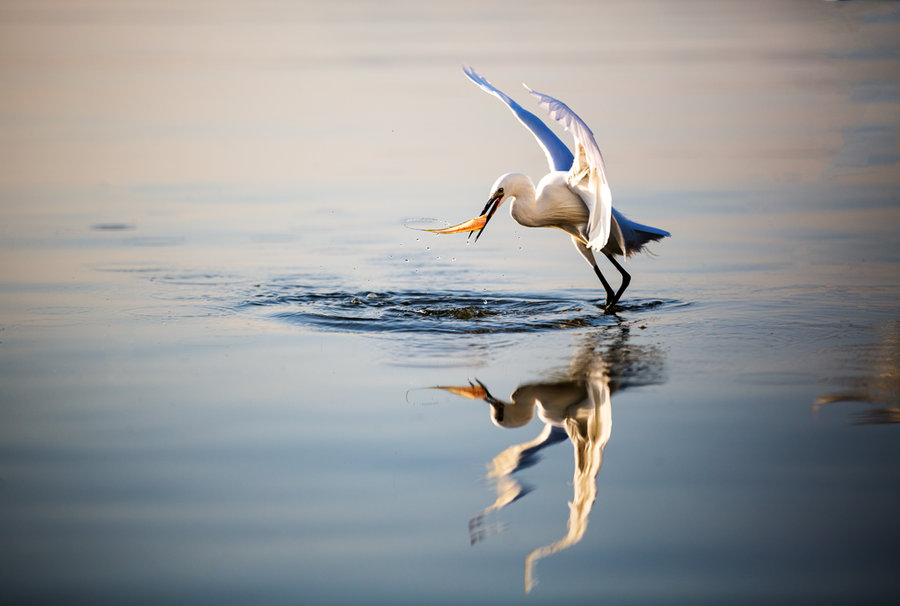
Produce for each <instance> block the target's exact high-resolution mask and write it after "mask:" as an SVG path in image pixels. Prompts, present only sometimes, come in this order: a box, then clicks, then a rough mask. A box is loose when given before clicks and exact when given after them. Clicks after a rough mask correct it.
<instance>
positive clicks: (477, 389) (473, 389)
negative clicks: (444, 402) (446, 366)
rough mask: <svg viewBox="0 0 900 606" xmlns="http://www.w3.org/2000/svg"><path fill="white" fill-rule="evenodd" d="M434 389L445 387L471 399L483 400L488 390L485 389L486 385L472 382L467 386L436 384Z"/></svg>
mask: <svg viewBox="0 0 900 606" xmlns="http://www.w3.org/2000/svg"><path fill="white" fill-rule="evenodd" d="M432 389H443V390H444V391H449V392H450V393H452V394H454V395H457V396H461V397H463V398H468V399H470V400H483V399H484V398H485V396H486V395H487V390H486V389H484V387H482V386H481V385H474V384H472V383H471V382H470V383H469V384H468V385H467V386H459V387H456V386H453V385H435V386H434V387H432Z"/></svg>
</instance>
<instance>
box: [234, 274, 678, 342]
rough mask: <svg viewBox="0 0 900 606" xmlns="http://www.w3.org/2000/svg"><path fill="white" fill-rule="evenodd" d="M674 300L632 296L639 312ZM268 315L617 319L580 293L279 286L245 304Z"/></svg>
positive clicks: (380, 319) (310, 321)
mask: <svg viewBox="0 0 900 606" xmlns="http://www.w3.org/2000/svg"><path fill="white" fill-rule="evenodd" d="M669 303H672V302H670V301H659V300H653V301H641V300H633V301H631V302H630V304H629V305H628V306H627V307H624V308H623V310H625V311H627V312H629V313H634V312H639V311H643V310H649V309H655V308H657V307H660V306H663V305H666V304H669ZM241 307H242V308H244V309H245V310H250V311H256V312H258V313H261V314H263V315H265V316H267V317H270V318H273V319H277V320H281V321H286V322H291V323H296V324H300V325H304V326H309V327H312V328H316V329H320V330H332V331H342V332H365V333H444V334H479V333H521V332H540V331H546V330H559V329H572V328H587V327H596V326H605V325H609V324H615V323H617V322H618V319H617V318H616V317H615V316H609V315H604V313H603V308H602V305H601V304H600V303H599V302H597V301H595V300H589V299H582V298H578V297H577V296H546V295H534V294H473V293H471V292H453V291H446V292H420V291H385V292H365V291H364V292H346V291H326V290H316V289H311V288H309V287H302V286H297V287H280V288H278V289H277V290H268V291H263V292H257V293H256V294H255V295H254V296H251V297H250V298H249V299H248V300H247V301H246V302H245V303H244V304H243V305H242V306H241Z"/></svg>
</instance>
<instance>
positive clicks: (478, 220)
mask: <svg viewBox="0 0 900 606" xmlns="http://www.w3.org/2000/svg"><path fill="white" fill-rule="evenodd" d="M502 201H503V188H500V189H498V190H497V191H496V192H494V195H493V196H491V199H490V200H488V201H487V204H485V205H484V209H482V211H481V214H480V215H479V216H477V217H475V218H474V219H469V220H468V221H464V222H462V223H460V224H459V225H454V226H452V227H445V228H444V229H428V230H426V231H430V232H432V233H435V234H459V233H465V232H469V236H471V235H472V232H475V231H477V232H478V233H477V234H476V235H475V241H476V242H478V238H480V237H481V232H483V231H484V228H485V227H486V226H487V224H488V221H490V220H491V217H493V216H494V213H495V212H497V209H498V208H500V203H501V202H502Z"/></svg>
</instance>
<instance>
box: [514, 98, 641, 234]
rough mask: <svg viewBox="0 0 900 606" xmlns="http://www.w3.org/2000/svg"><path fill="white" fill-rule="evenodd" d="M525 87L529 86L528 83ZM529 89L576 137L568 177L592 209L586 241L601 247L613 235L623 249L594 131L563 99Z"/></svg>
mask: <svg viewBox="0 0 900 606" xmlns="http://www.w3.org/2000/svg"><path fill="white" fill-rule="evenodd" d="M526 88H528V87H527V86H526ZM528 90H529V91H530V92H531V94H532V95H534V96H535V97H537V98H538V103H539V104H540V106H541V107H543V108H544V109H546V110H547V112H548V113H549V114H550V117H552V118H553V119H554V120H556V121H557V122H559V123H560V124H562V125H563V126H565V127H566V130H567V131H569V132H570V133H572V136H573V137H574V138H575V150H576V152H575V164H573V165H572V168H571V170H569V176H568V177H567V181H568V183H569V187H571V188H572V190H573V191H575V192H577V193H578V195H579V196H581V199H582V200H584V202H585V204H587V207H588V210H589V212H590V215H589V217H588V228H587V229H588V233H587V235H588V244H587V245H588V246H589V247H590V248H594V249H596V250H600V249H601V248H603V247H604V246H606V242H607V241H608V240H609V238H610V237H611V236H612V237H614V238H616V239H617V240H619V242H620V244H622V247H621V249H622V250H623V251H624V250H625V247H624V242H621V240H622V233H621V231H620V230H619V229H618V224H616V223H613V222H612V220H611V218H612V192H611V191H610V189H609V182H608V181H607V179H606V166H605V165H604V164H603V155H602V154H601V153H600V148H599V147H597V142H596V141H595V140H594V133H592V132H591V129H590V128H588V125H587V124H585V123H584V120H582V119H581V118H579V117H578V114H576V113H575V112H573V111H572V110H571V109H569V106H568V105H566V104H565V103H563V102H562V101H559V100H558V99H554V98H553V97H551V96H549V95H544V94H542V93H539V92H537V91H534V90H531V89H530V88H529V89H528Z"/></svg>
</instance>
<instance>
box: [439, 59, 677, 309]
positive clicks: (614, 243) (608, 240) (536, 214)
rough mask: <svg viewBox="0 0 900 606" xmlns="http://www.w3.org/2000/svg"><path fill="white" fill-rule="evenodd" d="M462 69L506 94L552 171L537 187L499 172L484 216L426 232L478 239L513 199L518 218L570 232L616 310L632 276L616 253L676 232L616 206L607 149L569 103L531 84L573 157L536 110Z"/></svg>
mask: <svg viewBox="0 0 900 606" xmlns="http://www.w3.org/2000/svg"><path fill="white" fill-rule="evenodd" d="M464 71H465V73H466V76H468V77H469V79H470V80H472V82H474V83H475V84H477V85H478V86H480V87H481V88H482V89H483V90H485V91H487V92H488V93H491V94H492V95H494V96H495V97H497V98H498V99H500V100H501V101H503V103H504V104H505V105H506V106H507V107H508V108H509V109H510V110H511V111H512V112H513V114H514V115H515V116H516V117H517V118H518V119H519V121H520V122H521V123H522V124H524V125H525V127H526V128H528V130H529V131H531V133H532V134H533V135H534V136H535V138H536V139H537V142H538V144H539V145H540V146H541V148H543V150H544V153H545V154H546V155H547V160H548V162H549V164H550V171H551V172H550V173H548V174H547V175H546V176H545V177H544V178H543V179H541V180H540V182H538V185H537V187H535V185H534V182H533V181H532V180H531V179H530V178H529V177H528V176H526V175H523V174H520V173H508V174H505V175H503V176H501V177H500V178H499V179H497V181H496V183H495V184H494V187H493V188H492V189H491V192H492V193H491V196H490V199H489V200H488V202H487V204H486V205H485V207H484V209H483V210H482V211H481V216H479V217H477V218H475V219H471V220H469V221H466V222H464V223H460V224H459V225H455V226H453V227H448V228H446V229H440V230H429V231H433V232H435V233H460V232H469V235H470V236H471V233H472V232H475V231H477V232H478V233H477V235H476V236H475V241H476V242H477V241H478V238H479V237H480V236H481V233H482V232H483V231H484V228H485V226H486V225H487V223H488V221H490V219H491V217H492V216H493V215H494V213H495V212H496V211H497V209H498V208H499V207H500V205H502V204H503V203H504V202H506V201H507V200H511V203H510V208H509V213H510V215H511V216H512V218H513V219H514V220H515V221H516V222H517V223H519V224H520V225H523V226H525V227H556V228H558V229H561V230H563V231H565V232H566V233H568V234H569V235H570V236H571V237H572V243H573V244H574V245H575V248H577V249H578V252H579V253H581V256H582V257H584V258H585V260H586V261H587V262H588V263H589V264H590V265H591V267H592V268H593V269H594V273H596V274H597V277H598V278H599V279H600V283H601V284H603V288H604V289H605V290H606V311H607V312H612V311H613V309H614V307H615V305H616V303H617V302H618V301H619V299H620V298H621V297H622V293H624V292H625V289H626V288H628V284H629V283H630V282H631V276H630V275H629V274H628V272H626V271H625V269H624V268H623V267H622V265H620V264H619V262H618V261H617V260H616V258H615V257H616V256H621V257H624V258H627V257H630V256H632V255H634V254H635V253H637V252H640V251H642V250H644V249H645V247H646V245H647V244H648V243H649V242H652V241H655V240H660V239H661V238H664V237H666V236H669V235H671V234H669V232H667V231H665V230H662V229H659V228H656V227H650V226H648V225H641V224H640V223H635V222H634V221H631V220H629V219H627V218H625V217H624V216H623V215H622V214H621V213H620V212H618V211H617V210H616V209H615V208H613V206H612V193H611V192H610V189H609V182H608V180H607V178H606V169H605V166H604V163H603V156H602V155H601V153H600V148H599V147H598V146H597V142H596V141H595V140H594V134H593V133H592V132H591V129H590V128H588V126H587V124H585V123H584V121H583V120H582V119H581V118H579V117H578V115H577V114H576V113H575V112H573V111H572V110H571V109H569V107H568V106H567V105H566V104H565V103H563V102H562V101H559V100H557V99H554V98H553V97H550V96H549V95H544V94H541V93H538V92H536V91H534V90H531V89H530V88H528V87H527V86H526V88H528V90H529V91H530V92H531V94H533V95H534V96H536V97H537V98H538V104H539V105H540V106H541V107H543V108H544V109H546V110H547V111H548V113H549V114H550V116H551V117H552V118H553V119H555V120H556V121H557V122H559V123H561V124H562V125H563V126H565V128H566V130H568V131H569V132H571V133H572V136H573V137H574V139H575V150H576V154H575V155H574V156H573V155H572V153H571V152H570V151H569V149H568V147H566V145H565V143H563V142H562V141H561V140H560V139H559V137H557V136H556V135H555V134H554V133H553V131H551V130H550V128H549V127H548V126H547V125H546V124H544V123H543V121H541V120H540V119H539V118H538V117H537V116H535V115H534V114H532V113H531V112H529V111H527V110H525V109H523V108H522V106H520V105H519V104H518V103H516V102H515V101H513V100H512V99H511V98H510V97H509V96H508V95H506V94H505V93H503V92H502V91H500V90H499V89H497V88H496V87H494V86H493V85H492V84H491V83H490V82H488V81H487V80H485V79H484V78H483V77H482V76H480V75H479V74H478V73H477V72H476V71H475V70H474V69H472V68H471V67H465V68H464ZM594 251H599V252H601V253H603V254H604V255H605V256H606V258H607V259H609V261H610V263H612V264H613V267H615V268H616V269H617V270H618V271H619V273H620V274H621V276H622V282H621V284H620V285H619V288H618V290H615V291H614V290H613V289H612V287H611V286H610V284H609V282H608V281H607V280H606V278H605V277H604V276H603V273H602V272H601V271H600V268H599V267H598V265H597V261H596V259H595V258H594Z"/></svg>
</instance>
